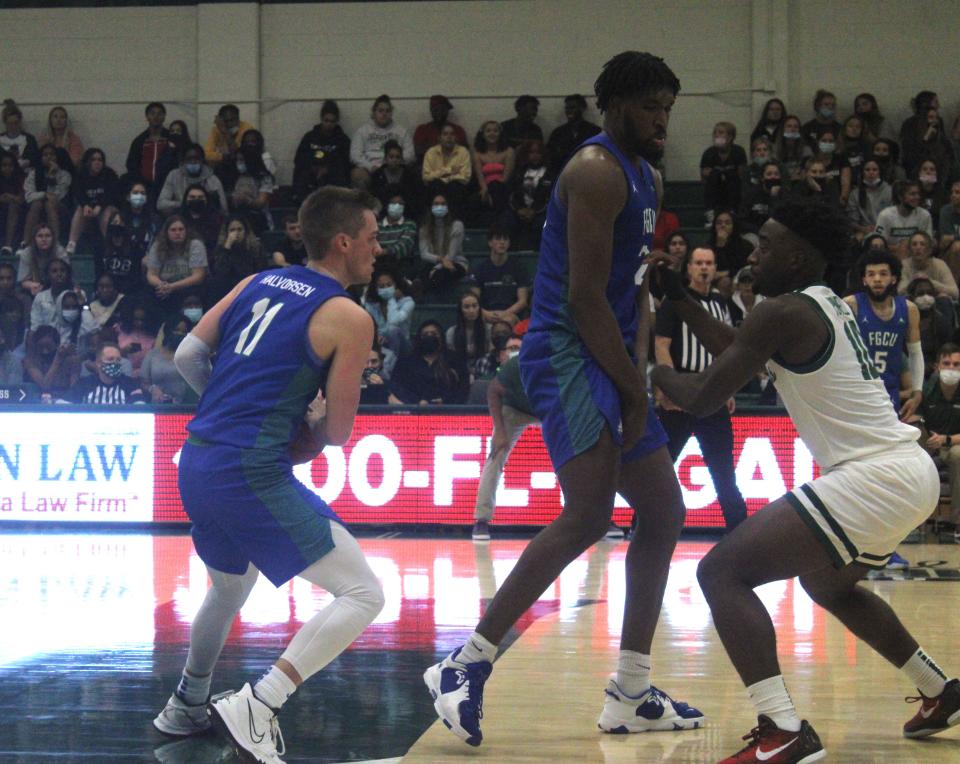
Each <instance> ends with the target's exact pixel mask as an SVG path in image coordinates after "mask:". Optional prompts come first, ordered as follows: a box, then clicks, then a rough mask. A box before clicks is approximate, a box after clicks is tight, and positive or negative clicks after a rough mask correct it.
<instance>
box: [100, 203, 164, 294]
mask: <svg viewBox="0 0 960 764" xmlns="http://www.w3.org/2000/svg"><path fill="white" fill-rule="evenodd" d="M138 234H139V236H142V235H143V231H139V232H138ZM151 241H152V237H151ZM141 244H142V239H140V238H139V237H138V238H136V239H135V238H134V233H133V232H132V231H131V230H130V229H129V228H128V227H127V226H126V224H125V223H124V219H123V215H122V214H121V213H119V212H116V213H114V214H113V216H112V217H111V219H110V223H109V225H108V226H107V237H106V240H105V241H104V247H103V252H102V254H98V255H96V256H95V257H94V261H93V262H94V268H95V270H96V275H97V279H98V280H99V279H100V277H102V276H105V275H107V276H110V277H111V278H112V280H113V282H114V283H115V284H117V285H119V288H120V289H121V290H122V291H123V292H125V293H127V294H131V295H133V294H139V293H140V292H141V291H142V290H143V288H144V280H143V268H142V267H141V263H142V262H143V258H144V250H143V249H141Z"/></svg>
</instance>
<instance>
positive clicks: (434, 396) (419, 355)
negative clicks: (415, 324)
mask: <svg viewBox="0 0 960 764" xmlns="http://www.w3.org/2000/svg"><path fill="white" fill-rule="evenodd" d="M469 384H470V377H469V374H468V373H467V369H466V367H465V366H464V365H463V361H462V360H461V359H459V358H457V357H456V356H454V355H452V354H451V353H448V351H447V348H446V345H445V344H444V342H443V327H441V326H440V324H439V323H437V322H436V321H432V320H428V321H424V322H423V323H422V324H421V325H420V327H419V328H418V329H417V336H416V340H415V341H414V345H413V350H412V351H411V352H410V353H408V354H407V355H405V356H401V358H400V359H399V360H398V361H397V365H396V366H395V367H394V368H393V373H392V374H391V376H390V403H392V404H395V405H398V404H402V405H414V406H416V405H420V406H428V405H431V404H452V403H463V402H464V400H466V397H467V391H468V390H469Z"/></svg>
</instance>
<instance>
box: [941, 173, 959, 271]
mask: <svg viewBox="0 0 960 764" xmlns="http://www.w3.org/2000/svg"><path fill="white" fill-rule="evenodd" d="M940 257H942V258H943V259H944V261H945V262H946V263H947V265H949V266H950V271H951V272H952V273H953V275H954V277H955V278H956V277H957V276H960V180H956V181H954V182H953V183H952V184H951V186H950V201H949V202H948V203H947V204H945V205H943V207H941V208H940Z"/></svg>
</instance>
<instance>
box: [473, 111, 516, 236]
mask: <svg viewBox="0 0 960 764" xmlns="http://www.w3.org/2000/svg"><path fill="white" fill-rule="evenodd" d="M515 162H516V152H515V151H514V149H513V148H512V147H511V146H509V145H508V144H507V139H506V138H505V137H504V135H503V131H502V130H501V129H500V123H499V122H496V121H494V120H488V121H487V122H484V123H483V124H482V125H481V126H480V129H479V130H477V135H476V138H474V141H473V174H474V176H475V177H476V178H477V183H478V184H479V186H480V203H481V204H482V205H484V206H486V207H488V208H490V209H491V210H493V213H494V216H495V217H499V215H500V214H501V213H502V212H503V211H504V210H505V209H506V208H507V199H508V196H509V186H510V182H511V181H512V179H513V169H514V163H515Z"/></svg>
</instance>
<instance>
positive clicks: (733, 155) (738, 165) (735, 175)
mask: <svg viewBox="0 0 960 764" xmlns="http://www.w3.org/2000/svg"><path fill="white" fill-rule="evenodd" d="M736 140H737V128H736V127H735V126H734V125H733V123H731V122H717V124H715V125H714V126H713V145H712V146H711V147H710V148H708V149H707V150H706V151H704V152H703V155H702V156H701V157H700V178H701V179H702V180H703V204H704V206H705V207H706V209H707V225H708V227H709V226H710V225H712V223H713V220H714V216H715V214H716V210H723V209H727V210H735V209H738V208H739V207H740V198H741V187H742V185H743V183H744V182H745V181H746V176H747V154H746V152H745V151H744V150H743V147H741V146H738V145H737V144H736Z"/></svg>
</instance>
